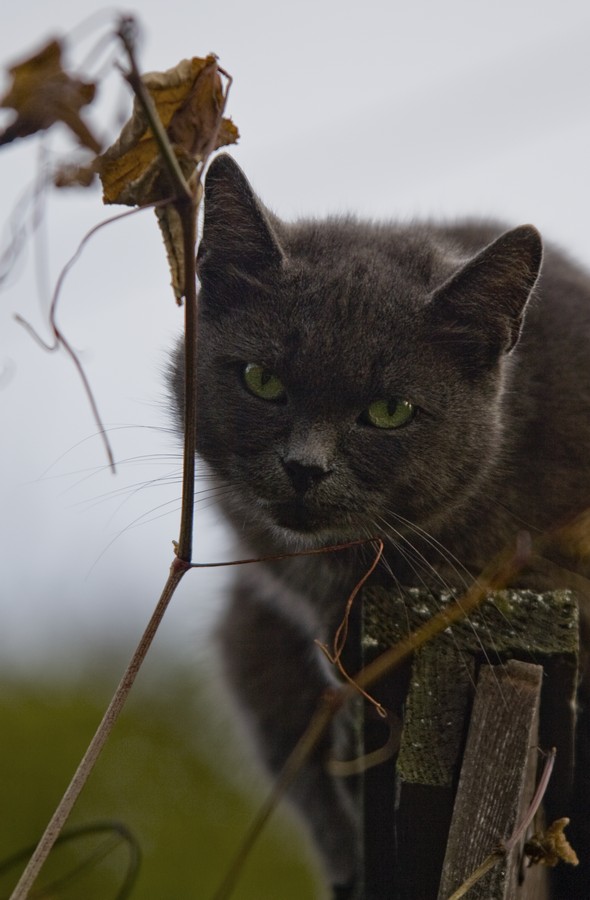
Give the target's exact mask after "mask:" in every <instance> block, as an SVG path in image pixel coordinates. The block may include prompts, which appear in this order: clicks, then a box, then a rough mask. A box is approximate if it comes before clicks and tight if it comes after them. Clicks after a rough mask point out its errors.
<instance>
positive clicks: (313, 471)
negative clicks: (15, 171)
mask: <svg viewBox="0 0 590 900" xmlns="http://www.w3.org/2000/svg"><path fill="white" fill-rule="evenodd" d="M281 462H282V464H283V468H284V470H285V472H286V473H287V475H288V476H289V478H290V479H291V483H292V485H293V487H294V488H295V490H296V491H297V493H304V492H305V491H308V490H309V489H310V488H312V487H313V486H314V485H316V484H318V483H319V482H320V481H322V480H323V479H324V478H325V477H326V475H328V474H329V473H330V469H326V468H324V466H317V465H313V464H310V463H302V462H299V460H297V459H282V460H281Z"/></svg>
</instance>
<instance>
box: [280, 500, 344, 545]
mask: <svg viewBox="0 0 590 900" xmlns="http://www.w3.org/2000/svg"><path fill="white" fill-rule="evenodd" d="M265 517H266V518H267V523H268V525H270V530H271V532H272V534H273V537H274V538H275V539H276V540H278V541H279V542H280V543H281V544H284V545H286V546H288V547H289V548H290V549H292V550H296V551H299V550H312V549H317V548H318V547H322V546H331V545H333V544H339V543H342V542H344V541H347V540H351V538H352V537H355V536H357V535H356V533H355V534H354V535H353V534H352V533H351V529H350V527H349V526H348V527H347V526H346V525H345V524H344V523H343V522H342V521H340V520H339V517H338V515H337V514H334V515H330V514H327V513H326V511H325V510H313V509H310V508H309V507H307V506H304V505H299V504H292V503H285V504H280V505H275V506H273V508H272V510H271V509H266V510H265Z"/></svg>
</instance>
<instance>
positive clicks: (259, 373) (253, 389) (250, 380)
mask: <svg viewBox="0 0 590 900" xmlns="http://www.w3.org/2000/svg"><path fill="white" fill-rule="evenodd" d="M244 384H245V385H246V387H247V388H248V390H249V391H250V393H251V394H254V396H255V397H260V398H261V399H262V400H275V401H276V400H284V398H285V388H284V387H283V382H282V381H281V379H280V378H278V377H277V376H276V375H274V374H273V373H272V372H269V370H268V369H265V368H264V366H259V365H258V364H257V363H248V365H247V366H246V367H245V368H244Z"/></svg>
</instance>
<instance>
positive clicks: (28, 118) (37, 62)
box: [0, 40, 101, 153]
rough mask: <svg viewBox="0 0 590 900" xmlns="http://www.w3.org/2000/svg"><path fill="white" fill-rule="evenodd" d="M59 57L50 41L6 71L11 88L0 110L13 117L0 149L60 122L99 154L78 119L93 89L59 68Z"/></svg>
mask: <svg viewBox="0 0 590 900" xmlns="http://www.w3.org/2000/svg"><path fill="white" fill-rule="evenodd" d="M61 54H62V45H61V43H60V42H59V41H58V40H52V41H49V43H48V44H46V45H45V46H44V47H43V48H42V49H41V50H40V51H39V52H38V53H36V54H35V55H34V56H31V57H28V58H27V59H25V60H23V62H20V63H17V64H16V65H14V66H12V67H11V68H10V69H9V72H10V74H11V75H12V84H11V85H10V88H9V89H8V91H7V93H6V94H5V95H4V97H3V98H2V100H1V101H0V106H2V107H4V108H5V109H13V110H14V111H15V112H16V117H15V119H14V121H13V122H11V124H10V125H9V126H8V128H6V130H5V131H4V132H3V133H2V134H0V145H1V144H8V143H10V142H11V141H14V140H15V139H16V138H20V137H27V135H30V134H35V133H36V132H38V131H44V130H45V129H47V128H50V127H51V126H52V125H54V124H55V123H56V122H63V123H64V124H65V125H67V127H68V128H69V129H70V131H72V132H73V133H74V134H75V135H76V137H77V139H78V141H79V142H80V144H82V145H83V146H85V147H88V148H89V149H90V150H92V151H93V152H94V153H100V150H101V145H100V143H99V141H98V140H97V139H96V138H95V137H94V135H93V134H92V133H91V131H90V130H89V128H88V126H87V125H86V123H85V122H84V121H83V120H82V118H81V116H80V110H81V109H82V107H83V106H87V105H88V104H89V103H91V102H92V100H93V99H94V96H95V93H96V87H95V85H94V84H91V83H87V82H84V81H79V80H78V79H77V78H72V77H71V76H70V75H68V74H67V72H65V71H64V69H63V68H62V64H61Z"/></svg>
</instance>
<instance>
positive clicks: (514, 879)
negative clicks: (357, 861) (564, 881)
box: [362, 588, 578, 900]
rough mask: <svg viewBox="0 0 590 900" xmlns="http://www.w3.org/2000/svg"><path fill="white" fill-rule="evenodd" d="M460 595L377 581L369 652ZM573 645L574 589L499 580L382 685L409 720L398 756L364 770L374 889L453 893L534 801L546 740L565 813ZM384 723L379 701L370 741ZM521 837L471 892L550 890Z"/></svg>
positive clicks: (554, 811) (494, 898) (398, 897)
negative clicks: (508, 586)
mask: <svg viewBox="0 0 590 900" xmlns="http://www.w3.org/2000/svg"><path fill="white" fill-rule="evenodd" d="M450 600H451V598H450V597H449V596H441V595H438V596H434V595H432V594H429V593H427V592H425V591H421V590H414V589H411V590H408V591H406V592H405V593H404V594H403V595H402V594H400V593H399V592H393V591H386V590H384V589H383V588H371V589H367V590H366V591H365V592H364V597H363V626H362V632H363V637H362V643H363V653H364V659H365V661H366V662H368V661H370V660H371V659H373V658H375V656H377V655H378V654H380V653H382V652H383V651H384V650H386V649H387V648H388V647H391V646H393V645H394V644H395V643H397V642H398V641H399V640H400V639H401V638H403V637H404V636H406V635H407V634H408V633H409V632H411V631H413V630H414V629H416V628H417V627H418V626H420V625H421V624H423V623H424V622H425V621H426V620H427V619H428V618H430V617H431V616H432V615H434V614H435V613H436V612H437V611H438V610H439V609H440V607H441V604H444V603H448V602H450ZM577 654H578V619H577V607H576V603H575V601H574V599H573V597H572V595H571V594H570V593H569V592H567V591H555V592H552V593H550V594H537V593H534V592H532V591H514V590H507V591H499V592H497V593H495V594H493V595H492V596H491V597H490V598H489V599H488V600H486V601H485V603H484V604H483V605H482V606H481V607H480V609H479V610H478V611H477V612H476V613H474V614H472V615H471V616H470V617H469V620H465V621H463V622H461V623H459V624H456V625H454V626H452V627H451V628H448V629H447V630H446V631H445V632H444V633H443V634H441V635H439V636H438V637H437V638H435V639H434V640H432V641H431V642H429V643H428V644H427V645H426V646H424V647H423V648H422V649H421V650H420V651H418V652H417V653H416V654H415V655H414V658H413V660H412V662H411V664H409V665H407V666H406V667H405V668H404V670H402V671H398V672H395V673H393V674H392V675H391V676H389V677H388V678H387V679H385V680H384V681H383V683H382V684H380V685H379V686H378V688H377V689H376V691H375V693H376V695H377V697H378V699H379V700H380V701H381V702H382V703H383V704H384V706H386V708H388V709H389V710H390V711H391V712H392V715H393V717H394V720H395V718H396V717H398V718H399V719H401V720H402V721H403V727H402V729H401V737H400V742H399V750H398V753H397V755H396V756H395V757H394V758H392V759H391V760H389V761H388V762H386V763H383V764H381V765H379V766H377V767H375V768H373V769H370V770H368V771H367V772H366V773H365V776H364V819H365V870H366V871H365V879H366V894H365V896H366V898H367V900H369V898H370V900H393V898H395V900H447V898H448V897H449V896H450V895H451V894H452V892H453V891H454V890H455V889H456V888H457V887H458V886H459V885H460V884H461V883H462V882H463V881H464V880H465V878H467V877H468V876H469V875H470V874H471V872H472V871H473V870H474V869H475V868H477V866H478V865H479V864H480V863H481V862H483V860H484V858H485V857H486V856H487V855H488V854H489V853H490V852H492V851H493V850H494V849H495V847H496V846H497V844H498V842H499V841H500V840H501V839H502V838H507V837H509V836H510V834H511V832H512V830H513V829H514V826H515V825H516V824H517V822H518V820H519V818H520V817H521V816H522V814H523V812H524V811H525V810H526V809H527V807H528V805H529V803H530V800H531V798H532V794H533V791H534V784H535V779H536V771H537V763H538V760H539V758H540V757H539V752H538V748H539V747H540V748H543V749H546V750H549V749H550V748H551V747H556V748H557V758H556V763H555V769H554V773H553V777H552V779H551V783H550V787H549V790H548V792H547V795H546V798H545V804H544V805H545V809H546V811H547V816H548V818H549V820H552V819H553V818H556V817H558V816H563V815H567V810H568V806H567V800H568V797H569V795H570V793H571V780H572V760H573V747H574V727H575V722H574V706H573V697H574V693H575V686H576V678H577ZM510 660H515V661H517V662H509V661H510ZM377 727H378V726H376V725H375V722H374V721H373V719H372V717H371V715H370V712H369V713H368V715H367V721H366V724H365V736H366V746H367V749H368V750H371V749H374V747H375V744H376V743H377V742H378V741H379V740H381V741H383V739H384V738H383V729H382V727H381V736H380V737H379V736H378V735H376V733H375V732H376V729H377ZM537 730H538V736H537ZM521 848H522V843H521V845H520V847H518V848H517V849H516V850H515V851H514V852H513V853H512V854H511V856H510V858H508V859H506V860H505V861H502V863H499V864H498V866H497V867H496V868H495V869H494V870H493V871H492V872H490V873H489V875H487V876H485V877H484V879H482V881H481V882H480V883H479V884H478V886H476V887H474V888H472V889H471V891H470V893H469V894H468V900H474V898H479V900H484V898H485V900H500V898H502V900H516V898H518V900H525V898H526V900H532V898H533V897H534V898H535V900H545V898H549V897H550V893H549V883H548V876H547V872H546V870H542V869H540V868H539V867H535V868H534V869H527V870H525V871H523V870H522V869H521V865H520V862H521V860H520V854H521Z"/></svg>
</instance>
